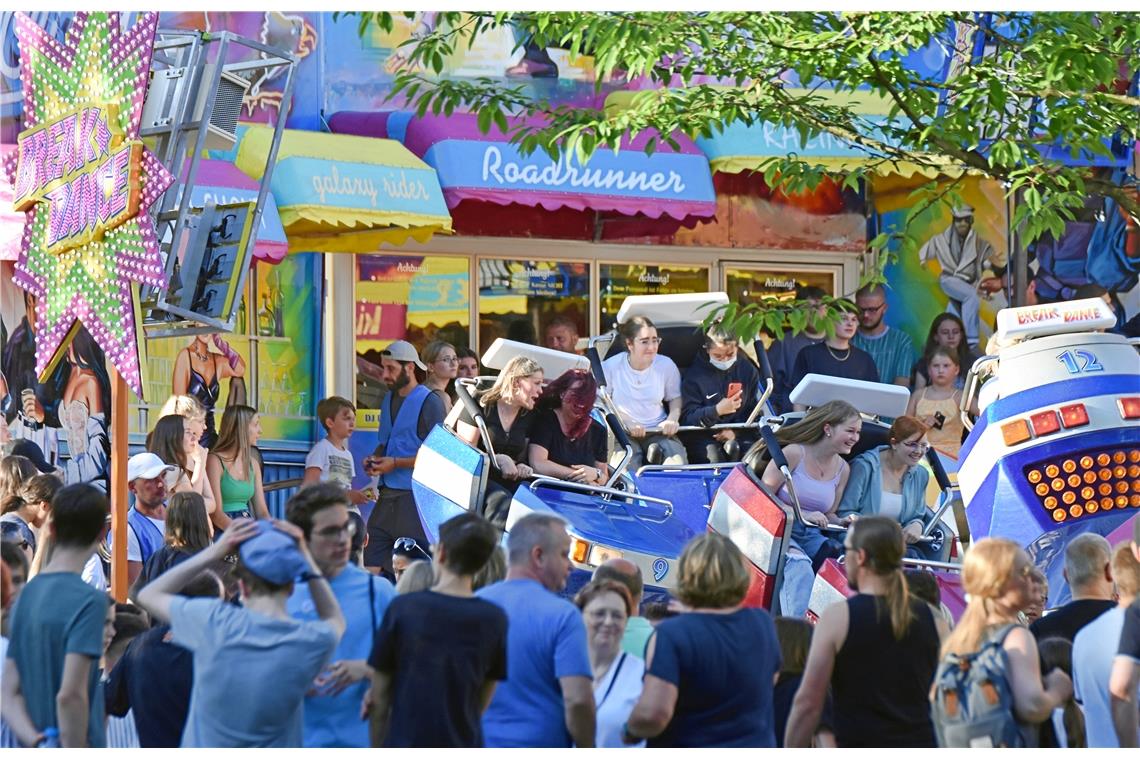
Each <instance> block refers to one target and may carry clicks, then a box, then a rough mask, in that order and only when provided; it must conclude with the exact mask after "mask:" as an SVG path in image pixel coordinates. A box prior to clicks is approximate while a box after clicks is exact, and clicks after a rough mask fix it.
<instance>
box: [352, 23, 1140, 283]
mask: <svg viewBox="0 0 1140 760" xmlns="http://www.w3.org/2000/svg"><path fill="white" fill-rule="evenodd" d="M408 15H409V16H410V15H412V14H408ZM434 20H435V23H434V25H433V26H432V28H424V29H421V30H420V32H419V33H418V34H417V35H416V37H414V38H413V39H411V40H409V41H408V43H406V46H404V47H402V48H401V49H400V51H399V53H400V55H401V56H402V57H403V58H404V59H406V64H405V65H404V67H403V68H402V70H401V71H400V72H399V73H398V74H397V76H396V78H395V81H394V85H393V92H392V96H393V97H395V96H402V97H403V98H405V99H406V100H407V101H408V102H409V104H410V105H411V107H412V108H413V109H414V110H416V111H417V112H418V113H420V114H423V113H426V112H428V111H431V112H433V113H446V114H450V113H452V112H454V111H455V110H470V111H473V112H475V113H476V114H478V116H479V119H478V121H479V125H480V127H481V128H482V129H484V130H486V129H489V127H490V125H491V124H492V123H495V124H497V125H498V126H499V127H500V128H502V129H504V131H509V134H510V139H511V140H512V141H513V142H515V143H517V144H518V145H519V147H520V149H521V150H522V151H523V152H524V153H529V152H531V151H534V150H538V149H541V150H543V151H545V152H547V153H548V154H549V155H551V156H552V157H556V156H557V155H559V153H560V152H563V151H565V152H572V153H574V154H576V155H577V156H578V157H579V158H580V159H584V158H587V157H588V156H589V155H590V154H591V153H592V152H593V151H595V150H597V149H598V148H599V147H602V146H608V147H610V148H617V147H618V146H619V143H620V141H621V139H622V137H623V135H626V134H627V133H630V134H634V135H636V134H637V133H639V132H641V131H642V130H646V129H654V130H656V131H657V132H658V133H659V134H660V136H661V138H660V139H661V140H664V141H666V142H668V141H669V135H671V134H673V133H674V132H678V131H679V132H681V133H684V134H686V135H689V136H691V137H696V136H700V135H703V136H706V137H710V136H712V135H713V134H714V133H717V132H719V131H722V130H723V129H724V128H725V126H726V125H728V124H731V123H733V122H743V123H744V124H754V123H757V122H768V123H771V124H773V125H780V126H782V127H786V128H790V129H794V130H796V131H797V132H798V134H799V136H800V139H801V142H804V143H806V142H807V141H808V140H810V139H812V138H815V137H817V136H819V135H821V134H824V133H830V134H832V135H835V136H837V137H840V138H842V139H845V140H847V141H849V142H850V143H852V144H854V145H856V146H858V148H859V149H860V150H861V151H863V152H864V153H865V155H866V159H867V160H866V162H865V163H864V165H862V166H860V167H858V168H855V169H851V170H848V171H845V172H842V173H841V174H840V175H839V176H835V175H836V172H835V171H834V170H829V169H828V168H827V167H825V166H822V165H820V164H818V163H815V162H813V160H812V159H811V158H809V157H803V156H798V155H787V156H774V157H772V158H770V159H767V160H765V161H763V163H761V164H760V165H758V166H757V167H756V169H757V171H759V172H761V173H762V174H763V176H764V180H765V182H766V183H767V184H768V185H770V186H772V187H774V188H779V189H780V190H783V191H785V192H793V193H794V192H798V191H802V190H805V189H811V188H814V187H815V186H816V185H817V184H818V183H819V182H820V181H821V180H822V178H823V177H825V176H828V175H832V176H833V177H834V178H836V179H838V181H840V182H841V183H843V184H844V185H845V186H848V187H856V186H858V183H860V182H862V181H865V180H867V179H868V178H869V177H871V176H872V175H873V173H875V172H876V171H877V170H878V169H879V168H880V167H881V166H882V165H884V164H891V163H892V162H900V161H905V162H909V163H911V164H916V165H918V166H919V167H923V168H925V169H931V170H937V171H938V172H939V173H940V174H941V175H942V176H943V179H942V181H941V182H939V181H934V180H932V181H931V182H929V183H927V184H926V185H924V186H923V187H920V188H919V189H918V190H916V191H915V199H916V201H918V202H916V203H915V204H914V205H913V206H912V208H911V210H910V214H909V218H908V220H907V221H908V222H913V221H916V217H919V216H922V215H925V214H932V213H933V214H937V213H939V211H940V205H941V204H946V203H953V202H956V201H957V200H959V197H958V189H959V187H960V184H959V183H960V182H961V181H962V179H963V178H964V177H965V176H967V175H974V176H978V177H981V178H988V179H992V180H995V181H997V182H1000V183H1002V185H1003V187H1004V188H1005V189H1006V192H1007V193H1008V194H1009V195H1010V196H1011V197H1014V198H1016V201H1017V202H1016V204H1015V209H1016V210H1015V214H1014V217H1013V219H1012V224H1013V225H1014V226H1015V227H1016V228H1017V229H1018V230H1019V233H1020V237H1021V240H1022V241H1023V242H1029V241H1032V240H1034V239H1036V238H1037V237H1039V236H1040V235H1042V234H1044V233H1046V232H1049V233H1052V234H1053V235H1054V236H1059V235H1060V234H1061V233H1062V231H1063V229H1064V225H1065V223H1066V221H1069V220H1072V219H1073V218H1074V216H1075V212H1076V211H1077V210H1078V209H1080V208H1081V207H1082V205H1083V203H1084V201H1085V199H1086V197H1087V196H1088V195H1091V194H1095V195H1102V196H1106V197H1111V198H1113V199H1114V200H1115V201H1116V202H1117V203H1118V204H1119V205H1120V206H1121V207H1122V208H1123V209H1125V210H1126V211H1127V212H1128V213H1130V214H1131V215H1132V216H1133V217H1134V218H1136V219H1138V220H1140V196H1138V195H1137V193H1136V191H1135V186H1134V183H1135V178H1131V182H1132V186H1131V187H1129V186H1127V185H1124V186H1122V185H1121V184H1119V183H1117V182H1114V181H1113V179H1112V178H1111V177H1110V176H1108V174H1107V173H1106V172H1105V171H1103V170H1097V169H1095V168H1092V167H1090V166H1088V165H1083V166H1082V165H1068V164H1067V163H1066V162H1064V161H1062V160H1061V157H1060V155H1059V154H1058V152H1057V150H1056V147H1057V146H1061V147H1062V148H1063V149H1064V150H1066V151H1068V152H1069V154H1070V155H1071V156H1072V157H1077V156H1083V157H1085V158H1086V159H1087V158H1091V157H1097V156H1100V157H1103V156H1106V154H1109V148H1108V147H1107V144H1108V143H1110V142H1112V141H1116V144H1117V145H1127V146H1131V145H1132V144H1133V143H1134V142H1135V141H1136V140H1137V139H1138V138H1140V116H1138V114H1140V110H1138V108H1140V98H1138V97H1137V94H1136V83H1135V81H1136V80H1135V72H1137V71H1140V14H1136V13H1093V12H1080V13H1038V12H1034V13H1024V12H1010V13H985V14H978V13H971V12H964V11H963V12H930V13H925V12H921V13H920V12H915V13H900V12H850V13H842V12H834V11H822V12H797V13H776V12H765V13H758V12H749V11H726V12H702V13H692V12H671V11H670V12H630V13H621V12H610V13H597V12H470V13H459V12H441V13H438V14H435V19H434ZM369 24H380V25H381V26H384V27H386V28H388V29H391V27H392V17H391V15H390V14H387V13H382V12H381V13H370V14H362V15H361V18H360V25H361V29H362V30H363V29H365V28H367V26H368V25H369ZM506 24H509V25H511V26H512V27H514V29H515V38H516V39H518V40H520V43H519V44H520V45H522V44H523V43H522V42H521V41H522V40H525V39H527V38H528V37H530V38H533V40H534V43H535V44H537V45H539V46H551V47H559V48H565V49H567V50H569V52H570V54H571V56H575V55H580V54H584V55H591V56H593V59H594V66H595V70H596V74H597V86H598V88H599V91H600V90H601V88H602V87H603V86H606V85H607V83H608V84H613V83H615V82H617V83H618V84H619V85H620V84H621V83H622V82H623V80H634V79H643V80H648V82H649V83H651V84H655V85H658V87H657V88H651V89H644V90H641V91H639V92H638V93H637V94H636V95H635V96H633V97H632V98H629V99H628V101H627V103H626V104H624V106H623V107H621V108H609V109H606V108H583V107H575V106H571V105H567V104H560V103H552V102H548V101H545V100H542V99H535V98H534V97H532V96H531V95H530V94H528V91H527V89H526V88H524V87H522V86H520V85H517V84H512V83H511V82H504V81H503V80H495V79H447V78H443V77H440V76H439V74H440V73H441V72H442V71H443V67H444V61H445V59H446V58H447V56H449V55H450V54H451V53H452V52H453V51H455V50H457V49H463V48H464V47H469V46H470V45H471V43H472V41H473V40H474V39H476V38H477V37H478V36H479V35H481V34H483V33H485V32H487V31H488V30H491V29H493V28H495V27H501V26H503V25H506ZM932 45H941V46H943V48H945V49H949V50H952V54H953V63H952V65H951V67H950V72H949V74H948V76H946V77H939V78H937V79H931V78H928V76H929V75H927V74H923V73H922V72H919V71H916V70H914V69H913V68H912V67H909V66H908V64H907V62H906V60H905V59H906V57H907V56H908V55H910V54H913V53H915V52H916V51H920V50H922V49H924V48H928V47H929V46H932ZM1130 79H1131V80H1132V81H1131V83H1130V81H1129V80H1130ZM789 82H793V83H796V84H797V86H795V87H793V86H789ZM836 94H838V95H839V97H836ZM844 95H846V96H849V97H847V98H845V97H843V96H844ZM866 97H874V98H877V99H879V100H880V101H881V102H885V104H886V105H887V107H888V109H889V115H890V119H889V121H887V122H886V123H885V124H883V123H877V124H872V123H871V122H869V121H868V119H867V118H866V116H865V115H864V114H863V113H862V112H861V110H860V108H859V101H860V99H861V98H866ZM508 115H518V116H533V115H541V116H543V117H545V120H544V125H542V126H533V125H527V124H524V123H522V121H521V120H520V121H517V122H512V124H511V126H510V129H509V130H507V129H506V127H508V121H507V118H506V117H507V116H508ZM655 147H656V146H655V145H654V144H653V143H651V144H650V145H649V146H648V147H647V150H649V151H652V150H653V149H654V148H655ZM1089 163H1091V162H1089ZM947 180H950V181H947ZM892 236H894V238H895V239H893V240H892V239H891V238H892ZM870 243H871V247H872V249H873V250H875V251H878V252H879V253H880V262H883V261H885V258H883V257H884V256H885V255H886V254H885V251H887V250H888V249H890V250H893V251H895V252H902V253H905V252H906V250H907V249H909V248H911V247H913V246H914V245H916V241H913V240H910V239H908V237H907V236H906V234H905V230H903V231H901V232H893V233H891V234H889V235H888V234H885V235H880V236H878V237H877V238H876V239H875V240H872V241H870ZM900 247H901V249H902V250H901V251H900ZM881 274H882V269H881V266H880V267H879V268H877V270H876V272H874V273H873V275H872V279H879V280H881V279H882V277H881Z"/></svg>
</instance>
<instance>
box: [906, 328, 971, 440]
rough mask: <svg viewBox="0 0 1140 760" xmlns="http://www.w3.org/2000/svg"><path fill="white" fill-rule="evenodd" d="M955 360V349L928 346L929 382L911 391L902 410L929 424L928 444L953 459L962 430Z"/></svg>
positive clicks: (957, 370) (957, 372)
mask: <svg viewBox="0 0 1140 760" xmlns="http://www.w3.org/2000/svg"><path fill="white" fill-rule="evenodd" d="M958 362H959V359H958V355H957V353H956V352H954V351H950V350H949V349H946V348H942V347H941V346H939V347H937V348H934V349H932V350H931V351H930V353H929V354H927V355H926V367H927V374H928V375H929V376H930V385H927V386H926V387H924V388H922V389H921V390H918V391H915V392H914V394H912V395H911V397H910V403H909V404H908V405H907V409H906V413H907V414H909V415H911V416H914V417H918V418H919V419H920V420H922V421H923V423H924V424H926V425H928V426H929V427H930V432H929V433H928V434H927V437H928V439H929V440H930V445H931V446H933V447H934V448H936V449H938V450H939V451H941V452H942V453H943V454H948V455H949V456H952V457H955V458H956V457H957V456H958V450H959V449H961V448H962V430H963V428H962V415H961V414H960V412H959V404H961V402H962V391H960V390H958V389H957V388H956V387H954V384H955V383H956V382H957V380H958V375H959V373H960V371H961V367H960V366H959V364H958Z"/></svg>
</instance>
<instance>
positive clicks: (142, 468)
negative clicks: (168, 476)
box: [127, 451, 178, 483]
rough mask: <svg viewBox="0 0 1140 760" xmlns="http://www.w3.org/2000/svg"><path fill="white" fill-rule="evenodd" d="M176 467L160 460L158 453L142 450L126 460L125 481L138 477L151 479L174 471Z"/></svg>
mask: <svg viewBox="0 0 1140 760" xmlns="http://www.w3.org/2000/svg"><path fill="white" fill-rule="evenodd" d="M176 469H178V468H176V467H175V466H174V465H171V464H167V463H166V462H164V461H162V459H161V458H159V456H158V454H154V453H151V452H149V451H144V452H143V453H141V454H135V455H134V456H133V457H131V458H130V459H128V460H127V482H128V483H129V482H131V481H132V480H138V479H139V478H142V479H144V480H151V479H152V478H157V477H158V476H159V475H162V474H164V473H168V472H174V471H175V470H176Z"/></svg>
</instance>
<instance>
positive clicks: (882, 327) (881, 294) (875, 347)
mask: <svg viewBox="0 0 1140 760" xmlns="http://www.w3.org/2000/svg"><path fill="white" fill-rule="evenodd" d="M855 305H856V307H858V309H859V332H858V333H856V334H855V337H854V338H853V339H852V340H851V342H852V343H853V344H854V345H855V346H857V347H858V348H861V349H863V350H864V351H866V352H867V353H869V354H870V355H871V358H872V359H874V360H875V367H876V368H877V369H878V371H879V381H880V382H883V383H894V384H895V385H901V386H903V387H904V388H906V387H909V386H910V368H911V367H913V366H914V360H915V354H914V342H913V341H912V340H911V339H910V336H909V335H907V334H906V333H905V332H903V331H902V330H899V329H897V328H894V327H891V326H890V325H888V324H887V323H886V322H884V321H883V317H884V316H885V315H886V313H887V291H886V290H885V289H884V288H883V286H882V285H865V286H863V287H862V288H859V290H858V291H856V292H855Z"/></svg>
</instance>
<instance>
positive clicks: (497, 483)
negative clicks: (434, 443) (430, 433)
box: [456, 356, 543, 528]
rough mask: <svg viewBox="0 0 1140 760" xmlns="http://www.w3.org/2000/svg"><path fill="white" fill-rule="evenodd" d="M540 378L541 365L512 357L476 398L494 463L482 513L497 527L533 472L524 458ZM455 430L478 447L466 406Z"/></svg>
mask: <svg viewBox="0 0 1140 760" xmlns="http://www.w3.org/2000/svg"><path fill="white" fill-rule="evenodd" d="M542 380H543V376H542V367H540V366H538V362H536V361H535V360H534V359H530V358H528V357H526V356H516V357H515V358H513V359H511V360H510V361H509V362H507V366H505V367H503V371H502V372H500V373H499V376H498V378H496V379H495V384H494V385H492V386H491V389H490V390H488V391H487V392H486V393H484V394H483V395H482V396H480V397H479V405H480V406H481V407H483V421H484V422H485V423H486V425H487V432H489V433H490V434H491V445H492V446H493V447H494V448H495V464H496V466H495V467H494V468H492V469H491V478H490V481H489V482H488V484H487V497H486V499H485V500H484V504H483V516H484V517H486V518H487V519H488V520H490V521H491V522H493V523H494V524H495V525H496V526H497V527H499V528H502V527H503V525H504V524H505V523H506V519H507V510H508V509H509V508H510V504H511V498H512V496H513V495H514V492H515V489H517V488H518V487H519V483H521V482H522V481H523V480H524V479H525V478H529V477H530V476H531V475H533V474H534V471H533V470H532V469H531V467H530V465H528V464H526V463H525V458H526V452H527V444H528V441H529V439H530V426H531V422H532V421H533V419H534V415H533V414H532V413H531V412H532V411H533V410H534V404H535V402H536V401H537V400H538V397H539V395H540V394H541V393H542ZM456 432H457V433H458V434H459V437H460V438H462V439H463V440H465V441H467V442H468V443H470V444H471V445H472V446H479V447H482V445H483V442H482V440H481V438H480V435H479V428H477V427H476V426H475V420H474V418H473V417H472V416H471V415H470V414H469V413H468V412H467V410H466V409H464V410H463V411H462V412H460V415H459V421H458V422H457V423H456Z"/></svg>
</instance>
